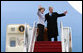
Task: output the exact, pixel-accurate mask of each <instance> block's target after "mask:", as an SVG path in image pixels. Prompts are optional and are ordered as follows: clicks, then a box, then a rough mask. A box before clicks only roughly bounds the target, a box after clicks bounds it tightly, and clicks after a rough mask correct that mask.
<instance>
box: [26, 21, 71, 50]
mask: <svg viewBox="0 0 83 53" xmlns="http://www.w3.org/2000/svg"><path fill="white" fill-rule="evenodd" d="M60 25H61V41H36V37H37V28H36V27H37V26H36V22H34V25H33V26H34V27H33V31H32V36H31V37H30V36H28V38H29V39H28V41H25V46H28V47H27V48H25V52H72V37H71V28H70V27H63V24H62V22H61V24H60ZM25 28H26V27H25ZM25 32H26V31H25ZM25 37H26V34H25ZM25 39H26V38H25Z"/></svg>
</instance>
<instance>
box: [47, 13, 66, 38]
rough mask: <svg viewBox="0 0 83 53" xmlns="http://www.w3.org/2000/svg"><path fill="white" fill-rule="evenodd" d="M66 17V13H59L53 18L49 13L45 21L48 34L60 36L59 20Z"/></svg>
mask: <svg viewBox="0 0 83 53" xmlns="http://www.w3.org/2000/svg"><path fill="white" fill-rule="evenodd" d="M62 16H65V14H64V13H62V14H58V13H57V12H53V13H52V16H50V15H49V13H47V14H45V21H47V29H48V30H47V32H48V35H53V36H54V35H56V36H57V35H58V27H57V18H58V17H62Z"/></svg>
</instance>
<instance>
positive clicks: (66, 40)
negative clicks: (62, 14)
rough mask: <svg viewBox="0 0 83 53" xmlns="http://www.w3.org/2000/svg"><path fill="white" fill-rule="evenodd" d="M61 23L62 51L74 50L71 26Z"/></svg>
mask: <svg viewBox="0 0 83 53" xmlns="http://www.w3.org/2000/svg"><path fill="white" fill-rule="evenodd" d="M60 25H61V44H62V52H72V37H71V28H70V27H63V24H62V22H61V23H60Z"/></svg>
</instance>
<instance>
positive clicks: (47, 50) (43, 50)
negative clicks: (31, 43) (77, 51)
mask: <svg viewBox="0 0 83 53" xmlns="http://www.w3.org/2000/svg"><path fill="white" fill-rule="evenodd" d="M34 52H62V50H61V49H36V50H35V51H34Z"/></svg>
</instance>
